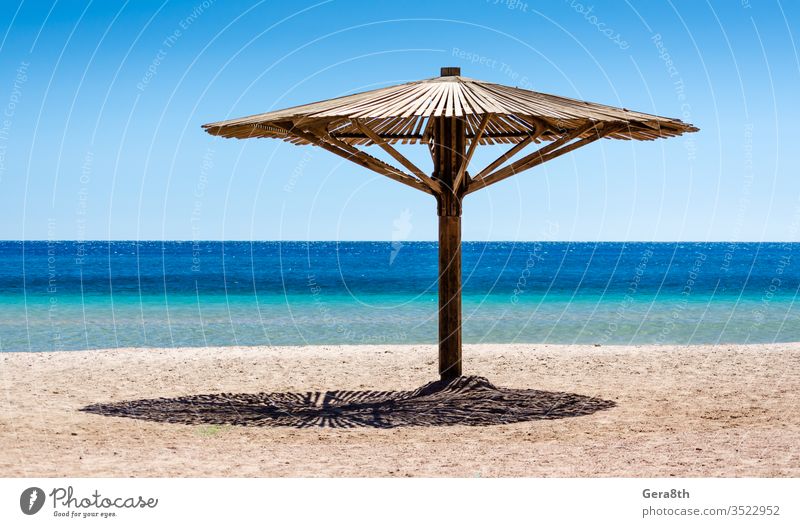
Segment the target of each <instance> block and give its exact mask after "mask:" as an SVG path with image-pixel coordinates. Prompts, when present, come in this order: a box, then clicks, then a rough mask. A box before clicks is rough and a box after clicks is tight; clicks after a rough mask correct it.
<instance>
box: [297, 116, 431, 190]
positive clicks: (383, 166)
mask: <svg viewBox="0 0 800 527" xmlns="http://www.w3.org/2000/svg"><path fill="white" fill-rule="evenodd" d="M286 132H287V133H288V134H291V135H295V136H297V137H299V138H301V139H305V140H306V141H308V142H309V143H311V144H313V145H316V146H318V147H320V148H324V149H325V150H327V151H328V152H331V153H332V154H336V155H337V156H339V157H343V158H344V159H346V160H348V161H352V162H353V163H356V164H357V165H361V166H363V167H364V168H368V169H370V170H372V171H373V172H377V173H378V174H380V175H382V176H386V177H388V178H390V179H393V180H395V181H397V182H399V183H404V184H406V185H408V186H410V187H413V188H415V189H417V190H421V191H423V192H426V193H428V194H433V193H434V192H433V190H431V189H430V188H428V187H426V186H425V185H423V184H422V183H420V182H419V181H418V180H417V179H416V178H414V177H413V176H411V175H409V174H406V173H405V172H403V171H402V170H399V169H397V168H395V167H393V166H392V165H389V164H388V163H384V162H383V161H381V160H380V159H377V158H375V157H372V156H371V155H369V154H367V153H366V152H362V151H361V150H359V149H358V148H356V147H354V146H352V145H349V144H347V143H345V142H343V141H339V140H338V139H336V138H335V137H331V136H330V135H326V136H325V137H324V138H323V137H322V136H320V135H317V134H315V133H313V132H310V131H304V130H300V129H298V128H291V131H289V130H288V129H287V131H286Z"/></svg>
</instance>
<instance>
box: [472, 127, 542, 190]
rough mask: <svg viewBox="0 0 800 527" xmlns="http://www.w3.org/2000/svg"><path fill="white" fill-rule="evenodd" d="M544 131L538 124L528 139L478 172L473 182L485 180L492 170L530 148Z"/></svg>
mask: <svg viewBox="0 0 800 527" xmlns="http://www.w3.org/2000/svg"><path fill="white" fill-rule="evenodd" d="M544 131H545V127H544V126H543V125H541V124H539V123H537V124H536V128H535V129H534V130H533V133H532V134H529V135H528V137H526V138H525V139H523V140H522V141H520V142H519V143H517V144H516V145H514V146H513V147H511V148H510V149H508V150H507V151H506V153H505V154H503V155H501V156H500V157H498V158H497V159H495V160H494V161H492V162H491V163H489V164H488V165H487V166H486V168H484V169H483V170H481V171H480V172H478V174H476V175H475V177H473V178H472V180H473V181H479V180H481V179H483V178H484V177H485V176H486V174H489V173H490V172H491V171H492V170H494V169H495V168H497V167H499V166H500V165H502V164H503V163H505V162H506V161H508V160H509V159H511V158H512V157H514V156H515V155H516V154H517V152H519V151H520V150H522V149H523V148H525V147H526V146H528V145H529V144H530V143H531V142H533V141H535V140H536V139H537V138H538V137H539V136H541V135H542V133H544Z"/></svg>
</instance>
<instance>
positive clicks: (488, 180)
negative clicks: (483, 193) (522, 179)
mask: <svg viewBox="0 0 800 527" xmlns="http://www.w3.org/2000/svg"><path fill="white" fill-rule="evenodd" d="M622 127H623V126H622V125H617V124H614V125H605V126H604V125H602V124H600V125H598V124H596V123H590V124H587V125H584V126H582V127H580V128H577V129H576V130H574V131H572V132H570V133H569V134H567V135H564V136H562V137H561V138H560V139H557V140H556V141H553V142H552V143H550V144H549V145H547V146H544V147H542V148H540V149H539V150H537V151H536V152H533V153H532V154H528V155H527V156H525V157H523V158H522V159H520V160H518V161H515V162H514V163H512V164H510V165H508V166H506V167H504V168H501V169H499V170H497V171H495V172H492V173H491V174H488V175H485V176H483V177H481V178H478V177H476V178H474V179H473V182H472V183H473V184H472V186H471V188H470V189H469V191H468V192H474V191H475V190H478V189H481V188H485V187H488V186H489V185H492V184H494V183H497V182H498V181H502V180H504V179H507V178H509V177H511V176H514V175H516V174H519V173H520V172H523V171H525V170H528V169H530V168H533V167H535V166H538V165H541V164H542V163H544V162H546V161H550V160H551V159H555V158H556V157H558V156H561V155H563V154H566V153H568V152H571V151H573V150H575V149H577V148H580V147H582V146H584V145H587V144H589V143H592V142H594V141H597V140H598V139H602V138H603V137H605V136H606V135H608V134H610V133H612V132H615V131H617V130H619V129H620V128H622ZM592 128H594V132H595V133H594V134H592V135H590V136H589V137H585V138H583V139H580V140H579V141H575V142H574V143H572V144H568V143H570V141H573V140H574V139H575V138H577V137H579V136H580V135H582V134H584V133H585V132H587V131H588V130H590V129H592ZM565 145H566V146H565ZM483 172H485V170H484V171H483Z"/></svg>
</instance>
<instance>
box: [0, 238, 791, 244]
mask: <svg viewBox="0 0 800 527" xmlns="http://www.w3.org/2000/svg"><path fill="white" fill-rule="evenodd" d="M461 241H462V243H664V244H667V243H670V244H671V243H728V244H730V243H800V240H797V241H792V240H461ZM5 242H16V243H19V242H22V243H26V242H29V243H30V242H79V243H108V242H129V243H130V242H138V243H141V242H145V243H156V242H160V243H169V242H180V243H244V242H247V243H260V242H277V243H319V242H328V243H330V242H333V243H439V242H438V240H322V239H318V240H317V239H315V240H257V239H249V240H248V239H233V238H232V239H204V240H191V239H177V238H175V239H168V240H163V239H162V240H159V239H155V238H142V239H134V238H109V239H99V238H97V239H87V240H78V239H70V238H53V239H48V238H33V239H27V240H15V239H0V243H5Z"/></svg>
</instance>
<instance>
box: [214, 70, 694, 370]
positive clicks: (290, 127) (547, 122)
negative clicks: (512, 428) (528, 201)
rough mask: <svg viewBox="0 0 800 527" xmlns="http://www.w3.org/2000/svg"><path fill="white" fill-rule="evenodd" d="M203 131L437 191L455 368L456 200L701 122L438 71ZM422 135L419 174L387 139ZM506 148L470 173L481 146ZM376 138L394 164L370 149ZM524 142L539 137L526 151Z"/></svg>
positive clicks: (443, 328)
mask: <svg viewBox="0 0 800 527" xmlns="http://www.w3.org/2000/svg"><path fill="white" fill-rule="evenodd" d="M203 128H204V129H205V130H206V131H207V132H208V133H210V134H213V135H218V136H222V137H235V138H237V139H249V138H252V137H271V138H277V139H283V140H284V141H288V142H290V143H293V144H296V145H315V146H318V147H320V148H324V149H325V150H327V151H328V152H331V153H332V154H336V155H338V156H341V157H343V158H345V159H347V160H348V161H352V162H354V163H356V164H359V165H361V166H363V167H364V168H368V169H370V170H372V171H374V172H377V173H378V174H381V175H383V176H386V177H388V178H391V179H393V180H395V181H397V182H399V183H403V184H405V185H408V186H410V187H413V188H415V189H417V190H420V191H422V192H426V193H428V194H431V195H432V196H433V197H435V198H436V204H437V211H438V214H439V374H440V376H441V378H442V380H443V381H448V380H451V379H453V378H456V377H459V376H460V375H461V202H462V200H463V198H464V197H465V196H466V195H467V194H470V193H472V192H475V191H476V190H481V189H483V188H486V187H488V186H490V185H493V184H495V183H497V182H499V181H502V180H504V179H506V178H509V177H511V176H514V175H516V174H519V173H521V172H523V171H526V170H528V169H531V168H533V167H535V166H537V165H541V164H542V163H545V162H547V161H550V160H551V159H555V158H556V157H559V156H561V155H563V154H566V153H568V152H571V151H573V150H575V149H576V148H580V147H582V146H584V145H587V144H589V143H592V142H594V141H597V140H598V139H601V138H604V137H605V138H610V139H626V140H627V139H639V140H651V139H657V138H659V137H673V136H678V135H681V134H683V133H686V132H696V131H697V130H698V129H697V128H695V127H694V126H692V125H691V124H687V123H684V122H682V121H680V120H678V119H671V118H667V117H659V116H656V115H650V114H646V113H640V112H634V111H630V110H627V109H625V108H615V107H613V106H606V105H604V104H596V103H591V102H585V101H579V100H576V99H570V98H567V97H559V96H556V95H548V94H545V93H538V92H534V91H529V90H523V89H520V88H511V87H509V86H503V85H500V84H494V83H491V82H484V81H479V80H475V79H470V78H467V77H462V76H461V71H460V69H459V68H442V70H441V76H439V77H434V78H431V79H425V80H420V81H415V82H409V83H406V84H400V85H397V86H390V87H388V88H381V89H377V90H371V91H367V92H363V93H357V94H355V95H347V96H344V97H338V98H335V99H330V100H326V101H321V102H316V103H312V104H306V105H302V106H295V107H293V108H287V109H285V110H278V111H274V112H268V113H263V114H259V115H252V116H249V117H242V118H239V119H231V120H228V121H220V122H216V123H210V124H206V125H203ZM398 143H402V144H407V143H422V144H424V145H426V146H427V147H428V149H429V151H430V154H431V157H432V158H433V171H432V172H431V173H430V174H427V173H425V172H424V171H422V170H421V169H420V168H418V167H417V166H416V165H415V164H414V163H412V162H411V161H410V160H409V159H408V158H407V157H405V156H404V155H403V154H402V153H400V152H399V151H398V150H397V149H396V148H395V147H394V146H393V145H396V144H398ZM497 143H501V144H507V145H509V148H508V150H507V151H506V152H505V153H504V154H502V155H501V156H500V157H498V158H497V159H496V160H494V161H492V162H491V163H489V164H488V165H487V166H486V167H484V168H481V169H480V170H478V171H477V172H475V173H471V172H470V171H468V168H469V165H470V160H471V159H472V156H473V154H474V153H475V150H476V149H477V147H478V146H479V145H491V144H497ZM372 145H377V146H378V147H379V148H381V149H383V150H384V151H385V152H386V153H387V154H388V155H389V156H391V158H392V159H394V161H396V164H397V165H399V166H394V165H392V164H389V163H386V162H384V161H382V160H380V159H378V158H376V157H373V156H371V155H369V154H368V153H367V152H366V151H365V150H364V148H363V147H368V146H372ZM529 145H540V146H538V148H537V147H535V146H534V147H532V148H536V149H535V150H534V151H532V152H531V153H528V154H525V155H523V150H524V149H525V148H526V147H527V146H529Z"/></svg>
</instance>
